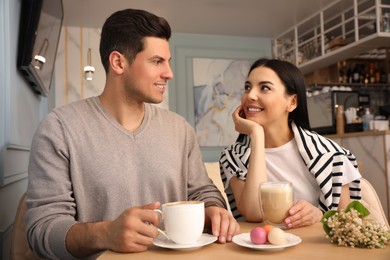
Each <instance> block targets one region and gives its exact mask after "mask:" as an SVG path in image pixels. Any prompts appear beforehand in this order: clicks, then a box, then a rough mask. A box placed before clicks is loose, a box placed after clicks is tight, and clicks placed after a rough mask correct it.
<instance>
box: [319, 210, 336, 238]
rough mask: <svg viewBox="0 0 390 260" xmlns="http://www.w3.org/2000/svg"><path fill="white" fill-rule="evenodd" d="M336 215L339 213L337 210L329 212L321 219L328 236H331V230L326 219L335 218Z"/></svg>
mask: <svg viewBox="0 0 390 260" xmlns="http://www.w3.org/2000/svg"><path fill="white" fill-rule="evenodd" d="M336 213H337V211H336V210H329V211H327V212H325V213H324V215H323V216H322V218H321V223H322V227H323V229H324V231H325V233H326V234H327V235H328V236H330V231H331V228H330V227H329V226H328V224H327V223H326V221H325V219H328V218H330V217H331V216H333V215H334V214H336Z"/></svg>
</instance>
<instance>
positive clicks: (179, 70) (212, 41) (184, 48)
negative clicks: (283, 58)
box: [169, 33, 272, 162]
mask: <svg viewBox="0 0 390 260" xmlns="http://www.w3.org/2000/svg"><path fill="white" fill-rule="evenodd" d="M170 46H171V56H172V61H171V64H172V68H173V71H174V74H175V77H174V79H173V80H172V82H171V83H170V84H169V108H170V110H172V111H175V112H177V113H179V114H181V115H182V116H184V117H185V118H186V119H187V120H188V122H190V123H191V124H192V126H194V97H193V75H192V71H193V70H192V58H215V59H233V60H234V59H237V60H256V59H257V58H260V57H268V58H270V57H271V56H272V43H271V39H269V38H249V37H228V36H215V35H196V34H181V33H176V34H174V35H173V36H172V38H171V40H170ZM222 148H223V147H201V150H202V153H203V160H204V161H207V162H210V161H217V160H218V159H219V156H220V153H221V150H222Z"/></svg>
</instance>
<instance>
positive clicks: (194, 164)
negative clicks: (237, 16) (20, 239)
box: [26, 9, 239, 259]
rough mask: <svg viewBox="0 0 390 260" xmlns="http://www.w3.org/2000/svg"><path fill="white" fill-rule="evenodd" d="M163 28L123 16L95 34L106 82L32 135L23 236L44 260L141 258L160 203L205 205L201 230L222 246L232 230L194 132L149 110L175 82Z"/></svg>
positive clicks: (133, 14)
mask: <svg viewBox="0 0 390 260" xmlns="http://www.w3.org/2000/svg"><path fill="white" fill-rule="evenodd" d="M170 36H171V29H170V26H169V24H168V23H167V21H166V20H165V19H163V18H160V17H157V16H155V15H153V14H151V13H148V12H146V11H142V10H132V9H127V10H122V11H118V12H116V13H114V14H113V15H111V16H110V17H109V18H108V19H107V20H106V22H105V24H104V26H103V28H102V34H101V41H100V55H101V60H102V63H103V66H104V69H105V71H106V76H107V79H106V84H105V87H104V90H103V93H102V94H101V95H100V96H99V97H92V98H88V99H85V100H82V101H78V102H75V103H72V104H70V105H68V106H65V107H61V108H57V109H55V110H53V111H52V112H51V113H50V114H49V115H48V116H47V117H46V118H45V119H44V120H43V121H42V123H41V124H40V126H39V127H38V130H37V133H36V135H35V137H34V140H33V144H32V151H31V158H30V165H29V184H28V189H27V207H28V211H27V213H26V221H27V236H28V240H29V243H30V245H31V247H32V249H33V250H34V251H35V252H36V253H37V254H38V255H39V256H41V257H45V258H49V259H55V258H60V259H71V258H73V257H76V258H84V257H87V256H92V257H95V256H96V255H95V254H96V253H98V252H100V251H102V250H107V249H110V250H113V251H118V252H140V251H144V250H147V248H148V246H150V245H151V244H152V242H153V239H154V238H155V237H156V236H157V235H158V231H157V228H156V226H157V225H158V224H159V221H160V220H159V214H158V213H157V212H155V211H153V210H154V209H157V208H159V207H160V205H161V203H165V202H169V201H179V200H201V201H204V202H205V217H206V223H205V227H206V228H207V227H211V231H212V233H213V234H214V235H216V236H218V237H219V241H220V242H221V243H225V242H226V241H231V239H232V236H234V235H235V234H237V233H238V232H239V226H238V224H237V222H236V221H235V220H234V218H233V217H232V216H231V215H230V214H229V213H228V211H227V210H226V209H225V207H226V205H225V202H224V200H223V197H222V196H221V193H220V192H219V191H218V189H217V188H216V187H215V185H214V184H213V183H212V181H211V180H210V179H209V178H208V176H207V174H206V172H205V168H204V166H203V163H202V158H201V153H200V149H199V145H198V143H197V140H196V136H195V133H194V130H193V128H192V127H191V126H190V125H189V124H188V123H187V122H186V121H185V120H184V118H182V117H180V116H178V115H177V114H175V113H172V112H170V111H167V110H165V109H161V108H157V107H156V106H153V105H150V104H149V103H160V102H161V101H162V100H163V93H164V91H165V88H166V85H167V81H168V80H170V79H172V78H173V73H172V71H171V68H170V65H169V60H170V58H171V57H170V51H169V43H168V40H169V38H170Z"/></svg>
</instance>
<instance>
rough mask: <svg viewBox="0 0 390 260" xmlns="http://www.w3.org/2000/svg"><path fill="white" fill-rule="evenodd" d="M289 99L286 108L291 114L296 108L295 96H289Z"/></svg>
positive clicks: (296, 100) (296, 99)
mask: <svg viewBox="0 0 390 260" xmlns="http://www.w3.org/2000/svg"><path fill="white" fill-rule="evenodd" d="M289 99H290V100H289V104H288V107H287V111H288V112H290V113H291V112H292V111H294V109H296V108H297V106H298V98H297V94H294V95H292V96H290V97H289Z"/></svg>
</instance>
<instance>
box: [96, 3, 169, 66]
mask: <svg viewBox="0 0 390 260" xmlns="http://www.w3.org/2000/svg"><path fill="white" fill-rule="evenodd" d="M149 36H150V37H158V38H162V39H166V40H169V38H170V37H171V27H170V26H169V23H168V22H167V21H166V20H165V19H164V18H162V17H158V16H156V15H154V14H152V13H149V12H147V11H144V10H137V9H125V10H121V11H117V12H115V13H113V14H112V15H111V16H110V17H108V18H107V20H106V21H105V23H104V25H103V28H102V33H101V38H100V48H99V51H100V59H101V61H102V64H103V67H104V70H105V71H106V73H108V68H109V60H108V59H109V56H110V54H111V52H113V51H118V52H120V53H122V54H123V55H124V56H125V57H126V59H127V60H128V61H129V62H130V63H132V62H133V61H134V59H135V57H136V56H137V54H138V53H139V52H141V51H142V50H143V49H144V38H145V37H149Z"/></svg>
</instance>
